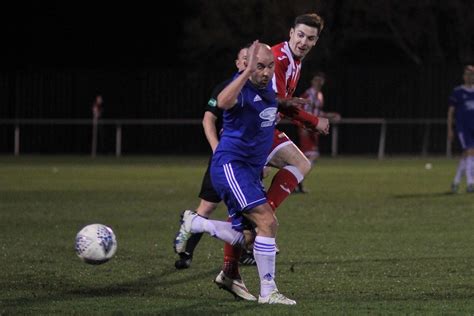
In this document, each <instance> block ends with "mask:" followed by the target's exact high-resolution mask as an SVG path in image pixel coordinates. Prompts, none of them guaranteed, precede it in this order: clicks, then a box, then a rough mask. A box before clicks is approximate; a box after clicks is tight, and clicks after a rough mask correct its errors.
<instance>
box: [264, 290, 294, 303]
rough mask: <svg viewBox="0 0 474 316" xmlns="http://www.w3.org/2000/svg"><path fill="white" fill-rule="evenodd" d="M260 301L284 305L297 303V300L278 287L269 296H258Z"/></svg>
mask: <svg viewBox="0 0 474 316" xmlns="http://www.w3.org/2000/svg"><path fill="white" fill-rule="evenodd" d="M258 302H259V303H260V304H283V305H296V301H294V300H291V299H289V298H288V297H286V296H285V295H283V294H281V293H280V292H278V289H274V290H273V291H272V292H271V293H270V294H269V295H268V296H266V297H261V296H260V295H259V296H258Z"/></svg>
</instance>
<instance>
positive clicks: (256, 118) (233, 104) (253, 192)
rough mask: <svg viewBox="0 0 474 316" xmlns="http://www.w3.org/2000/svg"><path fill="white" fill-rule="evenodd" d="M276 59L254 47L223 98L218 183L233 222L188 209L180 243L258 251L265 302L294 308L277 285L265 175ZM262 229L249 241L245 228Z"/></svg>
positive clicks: (215, 165)
mask: <svg viewBox="0 0 474 316" xmlns="http://www.w3.org/2000/svg"><path fill="white" fill-rule="evenodd" d="M273 73H274V60H273V53H272V51H271V48H270V47H269V46H268V45H264V44H260V43H259V42H258V41H255V42H254V43H253V44H252V46H251V47H250V49H249V57H248V65H247V68H246V69H245V70H244V71H243V72H242V73H241V74H239V75H237V76H236V77H235V78H234V80H233V81H232V82H231V83H230V84H229V85H228V86H227V87H226V88H225V89H224V90H223V91H222V92H221V93H220V94H219V96H218V100H217V104H218V106H219V107H220V108H222V109H224V110H226V111H225V112H224V131H223V133H222V135H221V140H220V142H219V145H218V146H217V149H216V151H215V153H214V156H213V160H212V165H211V177H212V183H213V186H214V188H215V189H216V191H217V192H218V193H219V195H220V197H221V198H222V199H223V200H224V201H225V203H226V205H227V207H228V212H229V216H231V218H232V223H228V222H222V221H214V220H208V219H206V218H204V217H201V216H199V215H197V214H196V213H195V212H192V211H189V210H187V211H185V212H184V214H183V220H182V225H181V227H180V231H179V233H178V236H177V237H176V241H175V248H176V250H177V252H178V253H179V252H182V251H184V249H185V247H186V242H187V240H188V238H189V237H190V236H191V234H193V233H200V232H206V233H209V234H210V235H211V236H213V237H216V238H219V239H221V240H224V241H226V242H228V243H230V244H231V245H240V246H242V247H246V246H247V245H248V244H249V243H252V242H253V243H254V245H253V250H254V256H255V260H256V262H257V269H258V272H259V276H260V295H259V298H258V302H259V303H264V304H285V305H294V304H296V302H295V301H294V300H291V299H289V298H287V297H285V296H284V295H282V294H281V293H280V292H279V291H278V289H277V287H276V283H275V259H276V251H275V237H276V231H277V220H276V217H275V216H274V213H273V210H272V208H271V206H270V205H269V204H268V202H267V199H266V195H265V191H264V188H263V185H262V183H261V181H260V176H261V173H262V170H263V167H264V165H265V162H266V160H267V156H268V152H269V150H270V148H271V146H272V143H273V132H274V128H275V123H276V121H275V119H276V114H277V100H276V95H275V92H274V91H273V89H272V84H271V79H272V77H273ZM249 223H251V224H252V225H253V226H256V228H257V229H256V232H257V235H256V236H255V238H250V239H249V238H247V239H246V238H245V236H244V234H243V233H242V231H243V228H244V226H246V225H248V224H249Z"/></svg>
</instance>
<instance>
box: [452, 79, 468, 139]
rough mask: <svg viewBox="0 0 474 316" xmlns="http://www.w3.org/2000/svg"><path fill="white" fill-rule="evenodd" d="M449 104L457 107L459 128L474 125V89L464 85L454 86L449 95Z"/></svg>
mask: <svg viewBox="0 0 474 316" xmlns="http://www.w3.org/2000/svg"><path fill="white" fill-rule="evenodd" d="M449 104H450V105H452V106H454V108H455V114H456V128H457V129H458V130H461V129H463V128H468V127H469V128H472V126H474V89H469V88H466V87H464V86H458V87H456V88H454V90H453V92H452V93H451V96H450V97H449Z"/></svg>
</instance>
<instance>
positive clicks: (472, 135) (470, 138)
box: [457, 126, 474, 150]
mask: <svg viewBox="0 0 474 316" xmlns="http://www.w3.org/2000/svg"><path fill="white" fill-rule="evenodd" d="M457 132H458V137H459V142H460V143H461V147H462V149H463V150H466V149H469V148H474V127H471V126H469V127H467V128H458V130H457Z"/></svg>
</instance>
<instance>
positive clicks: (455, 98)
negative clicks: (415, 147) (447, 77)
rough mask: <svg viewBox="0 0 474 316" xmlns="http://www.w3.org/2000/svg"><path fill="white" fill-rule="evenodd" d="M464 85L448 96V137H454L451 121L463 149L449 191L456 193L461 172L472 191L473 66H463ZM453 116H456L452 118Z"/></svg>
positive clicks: (473, 157) (473, 132)
mask: <svg viewBox="0 0 474 316" xmlns="http://www.w3.org/2000/svg"><path fill="white" fill-rule="evenodd" d="M463 79H464V85H461V86H458V87H456V88H454V90H453V92H452V93H451V96H450V97H449V109H448V138H449V140H450V141H452V140H453V139H454V130H453V123H454V121H455V122H456V132H457V134H458V138H459V142H460V143H461V147H462V150H463V154H462V157H461V160H460V162H459V165H458V168H457V171H456V176H455V177H454V181H453V183H452V185H451V191H452V192H453V193H456V192H457V191H458V190H459V184H460V182H461V178H462V176H463V174H465V175H466V182H467V188H466V191H467V192H468V193H474V66H472V65H469V66H466V67H465V68H464V75H463ZM454 116H455V117H456V118H455V120H454Z"/></svg>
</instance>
